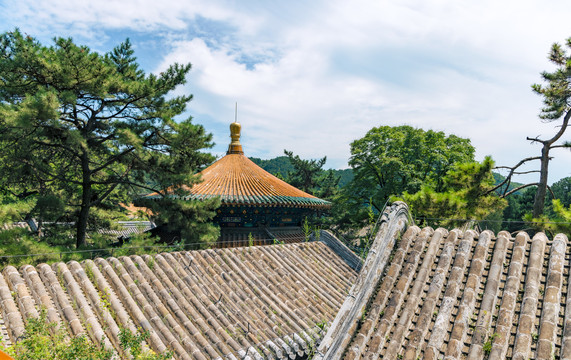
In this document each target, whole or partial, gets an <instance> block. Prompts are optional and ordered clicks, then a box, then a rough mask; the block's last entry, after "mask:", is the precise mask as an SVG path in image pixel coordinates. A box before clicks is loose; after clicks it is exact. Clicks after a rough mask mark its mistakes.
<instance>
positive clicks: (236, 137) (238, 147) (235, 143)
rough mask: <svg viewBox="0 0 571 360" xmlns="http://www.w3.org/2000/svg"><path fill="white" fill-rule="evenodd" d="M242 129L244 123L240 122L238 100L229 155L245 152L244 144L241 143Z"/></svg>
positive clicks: (231, 129) (232, 125)
mask: <svg viewBox="0 0 571 360" xmlns="http://www.w3.org/2000/svg"><path fill="white" fill-rule="evenodd" d="M241 130H242V125H240V123H239V122H238V102H236V108H235V110H234V122H233V123H232V124H230V138H231V139H232V141H231V142H230V145H229V146H228V151H227V152H226V154H227V155H229V154H241V155H243V154H244V151H242V144H240V131H241Z"/></svg>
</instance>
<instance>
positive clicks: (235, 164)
mask: <svg viewBox="0 0 571 360" xmlns="http://www.w3.org/2000/svg"><path fill="white" fill-rule="evenodd" d="M230 131H231V138H232V142H231V143H230V145H229V146H228V151H227V153H226V156H224V157H223V158H221V159H219V160H218V161H216V162H214V164H212V165H210V166H209V167H207V168H206V169H204V170H203V171H202V172H200V175H201V177H202V182H201V183H199V184H195V185H193V186H192V188H191V189H187V190H189V191H190V193H191V194H190V195H189V196H188V197H187V199H197V200H203V199H207V198H212V197H220V199H221V201H222V204H226V205H256V206H280V207H308V208H315V209H327V208H330V207H331V203H330V202H329V201H325V200H321V199H319V198H317V197H315V196H313V195H310V194H308V193H306V192H304V191H302V190H299V189H297V188H296V187H294V186H291V185H290V184H288V183H286V182H285V181H283V180H281V179H279V178H277V177H275V176H274V175H272V174H270V173H268V172H267V171H265V170H264V169H262V168H261V167H259V166H258V165H256V164H255V163H254V162H253V161H252V160H250V159H248V158H247V157H246V156H244V152H243V151H242V145H241V144H240V141H239V140H240V131H241V125H240V124H239V123H236V122H234V123H232V124H231V125H230ZM158 196H159V195H158V194H156V193H153V194H151V195H149V197H150V198H154V197H158Z"/></svg>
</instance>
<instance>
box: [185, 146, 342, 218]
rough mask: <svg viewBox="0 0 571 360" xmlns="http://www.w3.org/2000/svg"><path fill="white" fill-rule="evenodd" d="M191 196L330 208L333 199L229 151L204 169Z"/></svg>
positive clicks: (244, 203)
mask: <svg viewBox="0 0 571 360" xmlns="http://www.w3.org/2000/svg"><path fill="white" fill-rule="evenodd" d="M200 175H201V176H202V182H201V183H199V184H196V185H194V186H193V187H192V188H191V189H190V192H191V194H192V195H191V196H190V198H192V199H199V200H201V199H204V198H210V197H215V196H219V197H220V198H221V200H222V203H223V204H229V205H260V206H276V205H277V206H289V207H313V208H329V207H331V203H329V202H328V201H325V200H321V199H319V198H316V197H315V196H313V195H310V194H308V193H306V192H304V191H301V190H299V189H297V188H295V187H293V186H291V185H290V184H288V183H286V182H285V181H283V180H280V179H278V178H277V177H275V176H274V175H272V174H270V173H268V172H267V171H265V170H264V169H262V168H261V167H259V166H258V165H256V164H255V163H254V162H252V160H250V159H248V158H247V157H246V156H244V155H243V154H228V155H226V156H224V157H223V158H221V159H220V160H218V161H216V162H215V163H214V164H212V165H210V166H209V167H208V168H206V169H204V170H203V171H202V172H201V173H200Z"/></svg>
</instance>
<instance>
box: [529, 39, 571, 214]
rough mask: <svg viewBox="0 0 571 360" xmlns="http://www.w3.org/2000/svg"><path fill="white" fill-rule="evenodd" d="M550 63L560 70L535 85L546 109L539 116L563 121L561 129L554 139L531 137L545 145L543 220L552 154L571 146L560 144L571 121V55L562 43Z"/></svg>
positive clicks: (540, 193) (538, 204)
mask: <svg viewBox="0 0 571 360" xmlns="http://www.w3.org/2000/svg"><path fill="white" fill-rule="evenodd" d="M566 45H567V47H568V48H569V49H571V38H569V39H567V42H566ZM549 60H550V61H551V62H552V63H553V64H555V65H556V66H557V68H556V70H555V71H553V72H547V71H544V72H542V73H541V77H542V78H543V80H544V81H545V82H546V85H545V86H543V85H540V84H534V85H532V89H533V91H534V92H536V93H537V94H539V95H541V96H542V97H543V104H544V107H543V108H542V109H541V113H540V115H539V117H540V118H541V119H543V120H544V121H545V122H553V121H560V124H559V125H558V127H559V130H558V131H557V133H556V134H555V135H554V136H553V137H551V138H550V139H547V140H543V139H539V138H538V137H535V138H530V137H528V138H527V139H528V140H530V141H531V142H532V143H535V142H537V143H540V144H541V145H542V148H541V157H540V162H541V163H540V171H539V172H540V176H539V183H537V192H536V194H535V199H534V202H533V217H534V218H537V217H539V216H540V215H541V214H543V211H544V204H545V198H546V194H547V177H548V170H549V160H550V159H551V157H550V151H551V150H552V149H555V148H560V147H571V144H570V143H569V142H566V143H564V144H559V143H557V142H558V141H559V140H560V139H561V137H562V136H563V134H564V133H565V130H567V126H568V125H569V119H570V118H571V54H568V53H567V52H566V51H565V50H564V49H563V47H562V46H561V45H560V44H557V43H555V44H553V45H552V46H551V51H550V53H549Z"/></svg>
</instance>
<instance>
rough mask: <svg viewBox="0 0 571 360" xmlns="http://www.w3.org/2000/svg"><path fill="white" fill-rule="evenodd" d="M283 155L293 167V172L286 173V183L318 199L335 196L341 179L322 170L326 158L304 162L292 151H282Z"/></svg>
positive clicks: (331, 171)
mask: <svg viewBox="0 0 571 360" xmlns="http://www.w3.org/2000/svg"><path fill="white" fill-rule="evenodd" d="M284 153H285V154H286V155H287V157H288V159H289V161H290V162H291V165H292V167H293V170H291V171H288V172H287V175H286V179H285V181H286V182H288V183H289V184H291V185H293V186H295V187H297V188H298V189H301V190H303V191H305V192H307V193H309V194H312V195H314V196H317V197H319V198H323V199H331V198H332V197H333V196H334V195H335V193H336V192H337V189H338V185H339V180H340V179H341V177H340V176H338V175H336V174H335V172H334V171H333V170H327V171H325V170H323V165H325V162H326V161H327V157H326V156H324V157H322V158H321V159H310V160H305V159H301V158H300V157H299V155H294V154H293V152H292V151H287V150H284Z"/></svg>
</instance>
